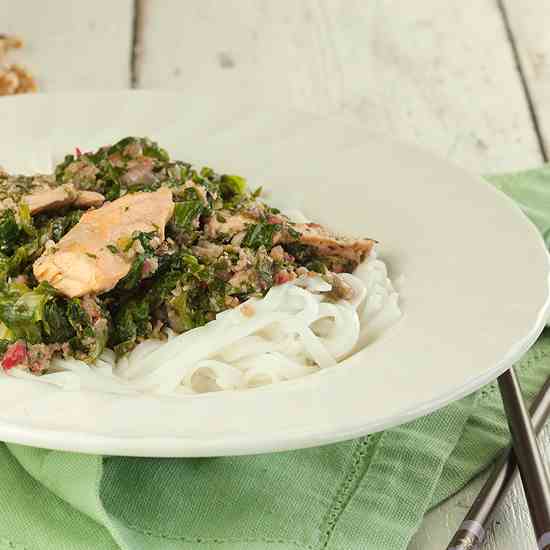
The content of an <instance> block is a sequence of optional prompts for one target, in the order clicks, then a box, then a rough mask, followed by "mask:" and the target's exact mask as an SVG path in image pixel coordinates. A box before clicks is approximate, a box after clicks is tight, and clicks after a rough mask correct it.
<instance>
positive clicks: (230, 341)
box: [8, 251, 401, 395]
mask: <svg viewBox="0 0 550 550" xmlns="http://www.w3.org/2000/svg"><path fill="white" fill-rule="evenodd" d="M339 277H341V278H342V280H343V281H344V282H345V283H346V284H347V285H349V286H350V287H351V289H352V291H353V295H352V297H351V298H350V299H348V300H344V299H341V300H339V301H337V302H333V301H327V293H328V292H329V291H330V290H331V285H330V284H329V283H327V282H326V281H325V280H323V279H322V278H321V277H318V276H315V277H311V276H305V277H299V278H298V279H296V280H294V281H292V282H289V283H285V284H282V285H279V286H275V287H273V288H271V289H270V290H269V292H268V293H267V294H266V296H265V297H264V298H262V299H257V298H252V299H250V300H247V301H246V302H245V303H244V304H241V305H240V306H239V307H237V308H234V309H230V310H227V311H224V312H222V313H220V314H218V315H217V317H216V319H215V320H214V321H211V322H209V323H207V324H206V325H205V326H202V327H199V328H195V329H193V330H190V331H188V332H185V333H183V334H180V335H175V334H174V333H173V332H172V331H166V336H167V337H168V338H167V339H166V340H163V341H161V340H154V339H150V340H146V341H144V342H141V343H140V344H139V345H138V346H136V348H135V349H134V350H132V351H131V352H130V353H129V354H127V355H126V356H124V357H122V358H119V359H118V361H117V360H116V356H115V354H114V352H113V351H112V350H110V349H106V350H104V351H103V353H102V354H101V355H100V357H99V358H98V359H97V361H96V363H95V365H92V366H90V365H88V364H86V363H84V362H82V361H78V360H75V359H64V360H63V359H55V360H54V361H53V362H52V369H51V371H50V372H48V373H47V374H44V375H42V376H34V375H32V374H30V373H28V372H25V371H23V370H21V369H17V368H14V369H11V370H10V371H8V375H9V376H14V377H17V378H23V379H29V380H33V381H37V382H40V383H46V384H51V385H55V386H57V387H60V388H62V389H64V390H77V389H91V390H96V391H103V392H113V393H120V394H125V393H133V392H154V393H175V394H178V395H187V394H196V393H206V392H212V391H226V390H240V389H246V388H253V387H258V386H264V385H268V384H274V383H276V382H280V381H284V380H292V379H295V378H299V377H303V376H308V375H310V374H312V373H314V372H317V371H318V370H320V369H325V368H330V367H333V366H335V365H337V363H338V361H339V360H341V359H343V358H345V357H347V356H349V355H350V354H351V353H352V352H353V351H354V350H355V349H356V347H357V345H358V342H363V341H365V342H367V343H368V342H372V341H373V340H375V339H376V338H378V337H379V336H380V334H381V333H382V332H383V331H384V330H386V328H387V327H388V326H390V325H391V324H393V323H395V322H396V321H397V320H398V319H399V317H400V316H401V310H400V308H399V296H398V293H397V292H396V290H395V289H394V287H393V285H392V282H391V281H390V279H389V278H388V273H387V268H386V265H385V264H384V262H383V261H381V260H380V259H379V258H378V257H377V255H376V252H375V251H373V252H371V254H370V256H369V257H368V258H367V260H366V261H365V262H364V263H363V264H361V265H360V266H359V267H358V268H357V270H356V271H355V273H354V274H353V275H352V274H348V273H343V274H340V275H339Z"/></svg>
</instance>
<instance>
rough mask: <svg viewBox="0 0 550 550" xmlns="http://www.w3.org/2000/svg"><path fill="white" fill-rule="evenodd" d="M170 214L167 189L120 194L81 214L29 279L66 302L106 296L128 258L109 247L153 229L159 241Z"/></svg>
mask: <svg viewBox="0 0 550 550" xmlns="http://www.w3.org/2000/svg"><path fill="white" fill-rule="evenodd" d="M173 211H174V203H173V201H172V191H170V189H168V188H164V187H163V188H161V189H159V190H158V191H156V192H154V193H133V194H129V195H125V196H124V197H122V198H120V199H117V200H115V201H113V202H111V203H108V204H106V205H104V206H102V207H101V208H98V209H97V210H92V211H89V212H86V213H84V214H83V216H82V218H81V219H80V221H79V222H78V223H77V224H76V225H75V226H74V227H73V228H72V229H71V230H70V231H69V232H68V233H67V234H66V235H65V236H64V237H63V238H62V239H61V240H60V241H59V242H58V243H57V245H56V246H55V249H53V250H52V253H45V254H43V255H42V256H41V257H40V258H38V260H36V262H35V263H34V266H33V271H34V275H35V277H36V278H37V279H38V280H39V281H47V282H48V283H50V284H51V285H52V286H53V287H55V288H56V289H57V290H59V292H61V293H62V294H64V295H65V296H68V297H69V298H74V297H79V296H84V295H85V294H90V293H93V294H100V293H102V292H106V291H108V290H110V289H111V288H113V287H114V286H115V285H116V284H117V283H118V281H120V279H122V278H123V277H124V276H125V275H126V274H127V273H128V271H129V270H130V267H131V265H132V255H131V254H123V253H122V252H117V251H116V250H115V251H114V252H113V250H112V246H113V245H114V246H116V243H117V241H120V239H128V238H130V237H131V236H132V235H133V234H134V233H135V232H151V231H156V232H157V233H158V234H159V237H160V238H161V239H162V240H164V228H165V226H166V223H167V222H168V220H169V219H170V217H171V216H172V214H173Z"/></svg>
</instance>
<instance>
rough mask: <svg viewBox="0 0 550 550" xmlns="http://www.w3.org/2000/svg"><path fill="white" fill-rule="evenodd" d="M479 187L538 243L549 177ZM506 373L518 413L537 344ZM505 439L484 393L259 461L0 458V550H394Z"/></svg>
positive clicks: (530, 387) (533, 174)
mask: <svg viewBox="0 0 550 550" xmlns="http://www.w3.org/2000/svg"><path fill="white" fill-rule="evenodd" d="M488 179H489V180H490V181H491V182H492V183H493V184H494V185H496V186H497V187H498V188H499V189H501V190H502V191H504V192H505V193H507V194H508V195H510V196H511V197H513V198H514V199H515V200H516V201H517V203H518V204H519V205H520V207H521V208H522V209H523V210H524V212H525V213H526V214H527V215H528V216H529V217H530V218H531V219H532V220H533V222H534V223H535V224H536V225H537V227H538V228H539V230H540V231H541V232H542V234H543V235H544V236H545V239H548V238H549V236H550V168H542V169H539V170H534V171H530V172H524V173H521V174H516V175H506V176H495V177H491V178H488ZM442 368H444V365H442ZM517 370H518V373H519V375H520V379H521V383H522V386H523V389H524V392H525V394H526V395H527V396H528V397H529V399H531V398H532V397H533V396H534V394H535V393H536V391H537V390H538V389H539V388H540V387H541V386H542V384H543V382H544V380H545V379H546V377H547V376H548V375H550V331H546V332H545V333H544V334H543V335H542V336H541V338H540V339H539V340H538V342H537V343H536V344H535V346H534V347H533V348H532V349H531V350H530V351H529V352H528V353H527V355H526V356H525V357H524V358H523V360H522V361H520V363H519V364H518V365H517ZM507 438H508V432H507V428H506V423H505V419H504V416H503V412H502V406H501V401H500V396H499V393H498V391H497V389H496V387H495V385H494V384H491V385H489V386H487V387H485V388H483V389H482V390H480V391H478V392H477V393H476V394H474V395H471V396H468V397H467V398H465V399H463V400H461V401H458V402H456V403H453V404H451V405H449V406H447V407H445V408H444V409H442V410H440V411H437V412H436V413H433V414H431V415H429V416H426V417H424V418H420V419H418V420H416V421H414V422H411V423H409V424H407V425H404V426H401V427H398V428H395V429H392V430H387V431H385V432H382V433H378V434H375V435H371V436H368V437H363V438H360V439H357V440H354V441H348V442H345V443H339V444H336V445H329V446H325V447H321V448H316V449H307V450H302V451H292V452H284V453H278V454H270V455H261V456H249V457H228V458H203V459H144V458H118V457H101V456H89V455H82V454H71V453H64V452H57V451H47V450H43V449H33V448H30V447H23V446H20V445H13V444H7V445H6V444H1V445H0V455H1V460H2V463H1V467H0V503H1V504H0V550H6V549H10V550H42V549H45V550H49V549H52V550H53V549H55V550H80V549H82V550H84V549H86V550H89V549H92V548H93V549H106V550H107V549H119V548H120V549H124V550H145V549H147V550H156V549H158V550H160V549H162V550H176V549H178V550H183V549H199V550H264V549H272V550H298V549H308V550H321V549H327V550H353V549H356V548H357V549H359V548H361V549H365V550H386V549H387V550H400V549H405V548H406V547H407V544H408V542H409V540H410V539H411V536H412V535H413V533H414V532H415V530H416V529H417V527H418V525H419V524H420V522H421V521H422V518H423V516H424V514H425V512H426V511H427V510H428V509H430V508H431V507H433V506H435V505H436V504H438V503H439V502H441V501H442V500H443V499H445V498H447V497H448V496H449V495H451V494H453V493H454V492H456V491H457V490H459V489H460V488H461V487H462V486H463V485H464V484H465V483H466V482H467V481H468V480H469V479H471V478H472V477H473V476H475V475H476V474H477V473H478V472H480V471H481V470H483V469H484V468H485V467H486V466H487V465H488V464H490V462H491V461H492V460H493V459H494V458H495V456H496V455H497V453H498V452H499V451H500V449H501V448H502V447H503V446H504V445H506V444H507Z"/></svg>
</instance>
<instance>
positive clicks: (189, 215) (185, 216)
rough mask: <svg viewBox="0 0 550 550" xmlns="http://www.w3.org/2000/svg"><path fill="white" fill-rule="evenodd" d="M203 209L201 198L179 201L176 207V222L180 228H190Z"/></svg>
mask: <svg viewBox="0 0 550 550" xmlns="http://www.w3.org/2000/svg"><path fill="white" fill-rule="evenodd" d="M202 211H203V204H202V202H201V201H199V200H188V201H185V202H178V203H176V206H175V208H174V224H175V225H176V227H177V228H178V229H180V230H186V229H190V228H191V227H192V226H193V222H194V221H195V220H196V219H197V218H198V217H199V216H200V215H201V213H202Z"/></svg>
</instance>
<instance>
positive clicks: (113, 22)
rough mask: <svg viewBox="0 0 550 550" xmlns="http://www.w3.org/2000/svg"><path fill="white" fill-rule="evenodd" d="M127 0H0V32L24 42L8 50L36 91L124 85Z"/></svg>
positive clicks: (127, 54) (128, 34)
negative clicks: (15, 49) (27, 72)
mask: <svg viewBox="0 0 550 550" xmlns="http://www.w3.org/2000/svg"><path fill="white" fill-rule="evenodd" d="M132 14H133V2H132V1H131V0H117V1H116V2H111V1H110V0H94V2H80V1H79V2H74V1H71V0H56V1H55V2H36V1H33V0H16V1H5V2H0V32H3V33H8V34H10V33H13V34H17V35H18V36H20V37H21V38H23V40H24V41H25V48H24V49H23V50H22V51H20V52H17V53H16V54H14V55H13V56H10V59H14V61H15V60H17V61H18V62H21V64H23V65H25V66H26V67H28V68H29V69H30V70H31V72H32V73H33V74H34V76H35V77H36V79H37V81H38V85H39V87H40V90H41V91H60V90H112V89H121V88H128V87H129V82H130V57H131V55H130V52H131V44H132Z"/></svg>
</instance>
